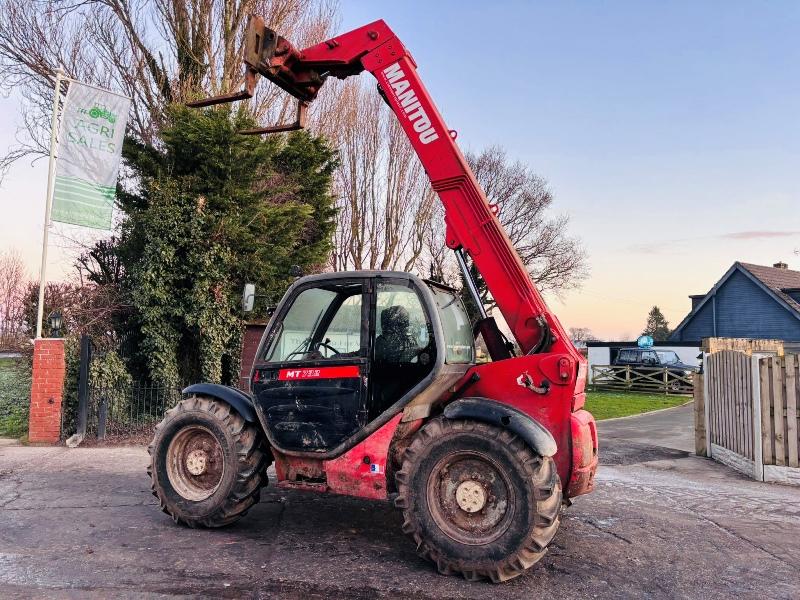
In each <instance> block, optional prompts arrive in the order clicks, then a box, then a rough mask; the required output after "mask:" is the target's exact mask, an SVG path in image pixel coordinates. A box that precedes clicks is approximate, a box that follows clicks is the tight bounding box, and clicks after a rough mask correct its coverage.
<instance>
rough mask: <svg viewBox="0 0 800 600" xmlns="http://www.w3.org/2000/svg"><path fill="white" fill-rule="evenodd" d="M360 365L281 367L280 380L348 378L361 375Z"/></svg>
mask: <svg viewBox="0 0 800 600" xmlns="http://www.w3.org/2000/svg"><path fill="white" fill-rule="evenodd" d="M359 375H360V374H359V372H358V367H355V366H352V367H312V368H308V369H281V370H280V372H279V373H278V380H279V381H295V380H300V379H347V378H351V377H359Z"/></svg>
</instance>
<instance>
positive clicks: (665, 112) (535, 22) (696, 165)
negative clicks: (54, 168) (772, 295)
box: [0, 0, 800, 339]
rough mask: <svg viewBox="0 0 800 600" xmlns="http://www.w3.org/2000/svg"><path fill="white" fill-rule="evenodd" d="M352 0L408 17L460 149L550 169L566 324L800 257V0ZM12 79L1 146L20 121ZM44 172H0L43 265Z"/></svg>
mask: <svg viewBox="0 0 800 600" xmlns="http://www.w3.org/2000/svg"><path fill="white" fill-rule="evenodd" d="M342 4H343V11H342V15H343V16H342V26H341V29H342V30H347V29H351V28H353V27H357V26H359V25H362V24H364V23H367V22H369V21H372V20H374V19H378V18H383V19H385V20H386V21H387V22H388V23H389V25H390V26H391V27H392V28H393V29H394V30H395V31H396V32H397V33H398V35H399V36H400V37H401V39H402V40H403V41H404V42H405V44H406V46H407V47H408V48H409V49H410V51H411V52H412V54H413V55H414V57H415V59H416V61H417V63H418V65H419V69H420V74H421V76H422V78H423V80H424V81H425V82H426V85H427V86H428V88H429V91H430V92H431V94H432V96H433V98H434V100H435V101H436V103H437V105H438V106H439V109H440V110H441V112H442V113H443V115H444V117H445V119H446V120H447V121H448V125H449V127H450V128H452V129H456V130H458V132H459V138H458V139H459V143H460V144H461V146H462V148H464V149H472V150H479V149H481V148H482V147H484V146H488V145H494V144H499V145H502V146H504V147H505V148H506V149H507V150H508V154H509V156H511V157H513V158H519V159H521V160H523V161H525V162H527V163H528V164H530V165H531V166H532V168H533V169H534V170H535V171H536V172H537V173H538V174H540V175H541V176H543V177H544V178H545V179H547V180H548V182H549V183H550V186H551V187H552V190H553V192H554V195H555V199H556V202H555V204H556V207H555V210H556V211H557V212H562V213H566V214H568V215H570V217H571V220H572V221H571V225H570V228H571V229H570V231H571V233H572V234H574V235H576V236H578V237H580V238H581V239H582V241H583V244H584V246H585V248H586V250H587V252H588V255H589V261H590V268H591V276H590V278H589V279H588V280H587V281H586V282H585V283H584V285H583V287H582V288H581V289H580V290H576V291H572V292H569V293H567V294H565V295H564V296H563V298H561V299H557V298H551V299H550V302H551V305H552V307H553V308H554V309H555V311H556V313H557V314H558V315H559V317H560V318H561V320H562V322H563V323H564V324H565V325H566V326H568V327H572V326H574V327H589V328H591V329H592V331H593V332H594V333H595V334H596V335H598V336H601V337H603V338H610V339H620V338H631V337H635V336H636V335H638V333H639V332H640V331H641V329H642V327H643V325H644V321H645V317H646V314H647V311H648V310H649V308H650V307H651V306H652V305H653V304H657V305H659V306H660V307H661V308H662V310H663V312H664V314H665V315H666V316H667V319H668V320H669V321H670V323H671V324H672V325H677V323H678V322H679V321H680V320H681V319H682V318H683V317H684V316H685V314H686V312H687V311H688V308H689V300H688V298H687V296H688V295H689V294H695V293H703V292H705V291H707V290H708V289H709V288H710V287H711V286H712V285H713V284H714V283H715V282H716V280H717V279H719V277H721V276H722V274H723V273H724V272H725V271H726V270H727V269H728V267H730V265H731V264H732V263H733V262H734V261H736V260H741V261H745V262H752V263H758V264H772V263H774V262H776V261H778V260H783V261H785V262H787V263H789V267H790V268H795V269H798V270H800V254H798V253H800V208H799V207H800V76H798V65H799V64H800V42H799V41H798V40H800V3H797V2H785V3H784V2H777V1H776V2H769V3H757V2H750V3H742V2H705V3H702V6H701V3H697V2H685V3H679V2H670V3H656V2H630V3H627V2H613V3H589V2H583V3H570V2H559V3H552V2H549V3H541V5H540V3H534V2H502V1H496V2H492V3H486V2H477V1H476V2H469V1H460V2H442V1H437V2H431V1H427V2H417V1H405V2H393V3H388V2H374V1H367V0H363V1H344V2H342ZM7 93H8V94H9V95H8V97H5V98H0V111H2V113H0V114H3V118H2V119H0V151H5V149H6V148H7V147H8V146H9V145H11V144H13V141H14V135H15V131H16V129H17V127H18V126H19V125H20V123H21V117H20V108H19V99H18V97H17V96H16V95H15V93H14V92H13V91H7ZM46 170H47V166H46V160H40V161H38V162H37V163H36V164H34V165H33V166H31V164H30V161H21V162H19V163H18V164H17V165H16V166H15V167H14V168H13V169H12V170H11V172H10V173H9V174H8V176H7V178H6V179H5V181H4V182H3V185H2V188H0V210H1V211H2V212H1V213H0V214H2V219H0V250H2V249H8V248H15V249H17V250H18V251H19V252H20V253H21V254H22V255H23V257H24V258H25V260H26V263H27V265H28V268H29V270H30V272H31V274H33V275H35V274H36V273H37V272H38V261H39V252H40V245H41V227H42V220H43V213H44V195H45V186H46ZM68 233H70V235H71V234H72V233H73V232H69V231H68ZM64 245H65V244H64V242H63V240H59V239H56V240H55V241H54V244H53V245H52V246H51V250H50V252H51V254H52V255H53V258H52V260H51V265H52V268H51V273H52V274H53V276H54V277H56V278H58V277H60V276H63V273H64V265H65V264H66V263H68V260H67V259H65V258H64V257H65V256H66V255H67V254H66V253H67V250H66V249H65V248H63V247H62V246H64Z"/></svg>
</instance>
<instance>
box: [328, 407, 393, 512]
mask: <svg viewBox="0 0 800 600" xmlns="http://www.w3.org/2000/svg"><path fill="white" fill-rule="evenodd" d="M402 416H403V413H402V412H401V413H399V414H397V415H395V416H394V417H392V419H391V421H389V422H388V423H386V425H384V426H383V427H381V428H380V429H378V431H376V432H375V433H373V434H372V435H371V436H369V437H368V438H367V439H365V440H364V441H363V442H361V443H360V444H358V445H356V446H354V447H353V448H351V449H350V450H348V451H347V452H345V453H344V454H342V455H341V456H340V457H338V458H334V459H333V460H328V461H325V473H326V474H327V476H328V477H327V481H328V488H329V489H330V491H331V492H334V493H336V494H345V495H347V496H358V497H361V498H374V499H378V500H384V499H386V463H387V462H388V458H389V446H390V444H391V442H392V437H393V436H394V432H395V429H397V425H398V424H399V423H400V419H401V418H402Z"/></svg>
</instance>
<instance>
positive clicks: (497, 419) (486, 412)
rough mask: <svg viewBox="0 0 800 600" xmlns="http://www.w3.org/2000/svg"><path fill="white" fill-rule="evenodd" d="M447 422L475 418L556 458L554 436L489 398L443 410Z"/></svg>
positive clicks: (467, 400)
mask: <svg viewBox="0 0 800 600" xmlns="http://www.w3.org/2000/svg"><path fill="white" fill-rule="evenodd" d="M444 416H445V417H447V418H448V419H474V420H476V421H482V422H484V423H491V424H492V425H497V426H498V427H503V428H504V429H508V430H509V431H511V432H513V433H515V434H517V435H518V436H519V437H521V438H522V439H523V440H525V442H527V444H528V445H529V446H530V447H531V448H533V450H535V451H536V453H537V454H539V455H540V456H553V455H554V454H555V453H556V450H557V449H558V446H557V445H556V441H555V439H554V438H553V435H552V434H551V433H550V432H549V431H548V430H547V429H546V428H545V427H544V426H543V425H542V424H541V423H538V422H537V421H536V420H534V419H532V418H531V417H529V416H528V415H526V414H525V413H523V412H522V411H519V410H517V409H516V408H513V407H511V406H507V405H505V404H501V403H500V402H496V401H494V400H489V399H488V398H461V399H460V400H456V401H455V402H452V403H450V404H448V405H447V406H446V407H445V409H444Z"/></svg>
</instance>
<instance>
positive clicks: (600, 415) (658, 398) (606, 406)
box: [585, 391, 691, 421]
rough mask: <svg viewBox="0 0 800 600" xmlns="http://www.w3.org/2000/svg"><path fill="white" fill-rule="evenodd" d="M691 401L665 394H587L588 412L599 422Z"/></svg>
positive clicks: (589, 392)
mask: <svg viewBox="0 0 800 600" xmlns="http://www.w3.org/2000/svg"><path fill="white" fill-rule="evenodd" d="M690 400H691V397H690V396H666V395H664V394H646V393H643V392H610V391H603V392H599V391H597V392H592V391H587V392H586V406H585V408H586V410H588V411H589V412H590V413H592V414H593V415H594V418H595V419H597V420H598V421H602V420H603V419H614V418H616V417H628V416H630V415H638V414H641V413H646V412H650V411H652V410H660V409H662V408H670V407H672V406H680V405H681V404H686V403H687V402H689V401H690Z"/></svg>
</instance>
